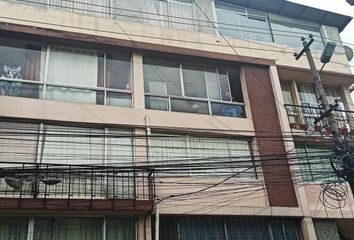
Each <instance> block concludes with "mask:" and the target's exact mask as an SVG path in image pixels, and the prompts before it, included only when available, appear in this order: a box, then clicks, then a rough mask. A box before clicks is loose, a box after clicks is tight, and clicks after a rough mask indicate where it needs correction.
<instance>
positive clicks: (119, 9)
mask: <svg viewBox="0 0 354 240" xmlns="http://www.w3.org/2000/svg"><path fill="white" fill-rule="evenodd" d="M111 4H112V8H111V11H112V15H113V18H114V19H118V20H122V21H128V22H139V23H141V22H142V12H143V4H137V2H136V1H122V0H111Z"/></svg>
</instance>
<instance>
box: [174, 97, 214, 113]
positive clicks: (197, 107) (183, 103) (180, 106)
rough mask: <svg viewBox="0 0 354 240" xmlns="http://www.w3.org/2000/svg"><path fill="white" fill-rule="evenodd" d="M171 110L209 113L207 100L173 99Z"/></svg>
mask: <svg viewBox="0 0 354 240" xmlns="http://www.w3.org/2000/svg"><path fill="white" fill-rule="evenodd" d="M171 111H175V112H186V113H199V114H209V108H208V103H207V102H201V101H192V100H181V99H171Z"/></svg>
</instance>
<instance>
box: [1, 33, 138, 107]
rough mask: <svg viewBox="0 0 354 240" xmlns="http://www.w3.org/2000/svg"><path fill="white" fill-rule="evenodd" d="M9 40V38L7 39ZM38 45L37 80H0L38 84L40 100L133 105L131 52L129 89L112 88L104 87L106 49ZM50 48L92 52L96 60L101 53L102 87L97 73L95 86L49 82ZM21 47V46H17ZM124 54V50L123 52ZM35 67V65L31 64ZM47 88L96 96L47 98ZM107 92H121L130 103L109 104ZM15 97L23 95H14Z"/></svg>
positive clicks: (31, 84) (105, 78) (105, 80)
mask: <svg viewBox="0 0 354 240" xmlns="http://www.w3.org/2000/svg"><path fill="white" fill-rule="evenodd" d="M9 40H11V39H9ZM19 41H20V42H23V43H26V40H19ZM38 45H40V46H41V58H42V59H41V64H40V66H39V69H40V70H39V71H40V79H39V81H36V80H25V79H13V78H7V77H1V76H0V81H4V82H7V83H10V84H12V85H14V84H21V86H22V84H28V85H30V86H40V88H41V89H39V90H38V92H39V96H38V98H35V99H41V100H54V101H58V102H72V103H84V104H92V105H104V106H115V107H128V108H132V107H133V106H134V103H133V92H134V85H133V80H134V79H133V78H134V76H133V59H132V55H133V54H132V53H131V52H129V53H128V54H127V55H129V56H130V63H129V65H130V80H129V83H130V86H131V89H125V90H124V89H114V88H108V87H106V82H107V77H106V75H107V51H99V50H91V49H79V48H73V47H70V46H57V45H52V44H43V43H40V42H38ZM52 48H57V49H65V50H68V49H69V50H71V51H73V52H74V53H78V54H79V53H80V52H87V53H93V54H96V57H97V60H99V58H100V56H99V54H103V69H101V70H102V71H103V84H104V85H103V87H99V86H98V74H97V76H95V78H96V86H95V87H93V86H83V85H77V84H62V83H55V82H50V81H49V80H50V79H49V77H48V73H49V60H50V57H51V52H52V51H53V50H52ZM19 49H21V48H19ZM114 53H119V52H112V54H114ZM123 53H124V54H125V52H123ZM32 67H35V66H32ZM98 68H99V66H97V69H98ZM48 88H68V89H71V90H74V91H77V90H79V91H82V92H84V91H91V92H94V93H95V95H96V97H95V99H94V103H90V102H89V103H87V102H80V101H77V100H75V99H74V98H72V97H71V96H70V94H67V96H65V97H63V100H58V99H48V96H47V93H48ZM100 93H103V102H102V103H99V102H98V99H97V98H98V97H99V95H98V94H100ZM109 93H113V94H122V97H123V96H128V98H129V99H130V104H129V106H128V105H126V106H124V105H121V106H119V105H118V106H116V105H114V104H109V103H108V94H109ZM6 96H15V95H11V94H9V95H6ZM16 97H25V96H21V95H20V96H16ZM65 99H70V101H67V100H65ZM119 99H125V98H119Z"/></svg>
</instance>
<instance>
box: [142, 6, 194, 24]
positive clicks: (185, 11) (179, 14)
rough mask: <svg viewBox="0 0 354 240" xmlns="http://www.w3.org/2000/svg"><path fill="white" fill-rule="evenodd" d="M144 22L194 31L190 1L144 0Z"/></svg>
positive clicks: (192, 10) (192, 9) (192, 7)
mask: <svg viewBox="0 0 354 240" xmlns="http://www.w3.org/2000/svg"><path fill="white" fill-rule="evenodd" d="M144 3H145V4H144V5H145V9H146V11H145V12H146V13H145V15H146V16H145V22H146V23H148V24H153V25H157V26H161V27H171V28H175V29H181V30H189V31H193V30H195V22H194V5H193V1H192V0H145V1H144Z"/></svg>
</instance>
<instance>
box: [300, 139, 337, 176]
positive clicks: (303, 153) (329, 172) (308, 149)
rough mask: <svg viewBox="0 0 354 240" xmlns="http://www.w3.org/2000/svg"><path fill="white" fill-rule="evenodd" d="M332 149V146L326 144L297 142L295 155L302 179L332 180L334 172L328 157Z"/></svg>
mask: <svg viewBox="0 0 354 240" xmlns="http://www.w3.org/2000/svg"><path fill="white" fill-rule="evenodd" d="M333 151H334V148H333V149H332V148H331V147H326V146H312V145H308V144H297V145H296V156H297V159H298V163H299V166H300V170H301V171H300V172H301V176H302V179H303V181H305V182H318V183H321V182H322V181H326V180H334V179H335V173H334V170H333V169H332V167H331V164H330V159H329V158H330V156H331V155H332V153H333Z"/></svg>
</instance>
